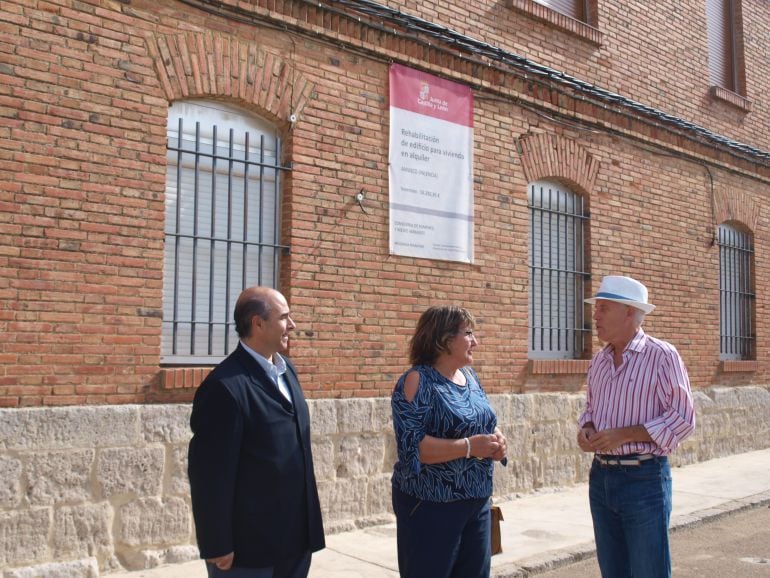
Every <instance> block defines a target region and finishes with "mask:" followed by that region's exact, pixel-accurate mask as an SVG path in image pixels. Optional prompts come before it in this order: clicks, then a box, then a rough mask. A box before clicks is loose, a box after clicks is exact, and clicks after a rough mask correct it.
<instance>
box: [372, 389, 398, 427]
mask: <svg viewBox="0 0 770 578" xmlns="http://www.w3.org/2000/svg"><path fill="white" fill-rule="evenodd" d="M372 429H373V430H374V431H375V432H378V433H385V434H390V435H393V411H392V410H391V408H390V397H377V398H374V399H372Z"/></svg>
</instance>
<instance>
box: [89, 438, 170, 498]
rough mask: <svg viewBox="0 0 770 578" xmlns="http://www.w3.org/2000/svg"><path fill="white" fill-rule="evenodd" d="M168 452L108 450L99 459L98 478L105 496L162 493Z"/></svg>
mask: <svg viewBox="0 0 770 578" xmlns="http://www.w3.org/2000/svg"><path fill="white" fill-rule="evenodd" d="M164 454H165V451H164V449H163V448H162V447H149V448H148V447H145V448H142V447H139V448H108V449H105V450H102V452H101V454H100V455H99V458H98V464H97V479H98V481H99V485H100V487H101V489H102V496H104V497H109V496H114V495H116V494H124V493H127V494H136V495H140V496H150V495H157V494H159V493H160V488H161V483H162V480H163V466H164V459H165V455H164Z"/></svg>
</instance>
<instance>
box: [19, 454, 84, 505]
mask: <svg viewBox="0 0 770 578" xmlns="http://www.w3.org/2000/svg"><path fill="white" fill-rule="evenodd" d="M94 454H95V452H94V450H72V451H57V452H43V453H35V454H30V455H29V456H28V458H27V490H26V494H27V497H28V499H29V501H30V503H31V504H38V505H48V504H56V503H61V502H70V503H72V502H84V501H90V499H91V497H92V491H91V472H92V469H93V463H94Z"/></svg>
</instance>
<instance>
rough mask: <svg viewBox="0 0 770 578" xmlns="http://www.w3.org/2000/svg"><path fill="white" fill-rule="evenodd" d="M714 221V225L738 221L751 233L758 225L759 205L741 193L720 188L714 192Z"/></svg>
mask: <svg viewBox="0 0 770 578" xmlns="http://www.w3.org/2000/svg"><path fill="white" fill-rule="evenodd" d="M714 220H715V221H716V224H719V223H724V222H729V221H739V222H741V223H743V225H745V226H746V227H748V228H749V230H751V231H756V230H757V225H758V224H759V205H758V204H757V203H756V201H754V199H753V198H752V197H751V196H750V195H748V194H747V193H744V192H742V191H735V190H730V189H726V188H720V189H717V190H716V191H714Z"/></svg>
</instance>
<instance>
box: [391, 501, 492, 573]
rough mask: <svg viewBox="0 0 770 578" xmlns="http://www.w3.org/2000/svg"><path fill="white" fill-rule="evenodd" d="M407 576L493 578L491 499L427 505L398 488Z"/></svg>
mask: <svg viewBox="0 0 770 578" xmlns="http://www.w3.org/2000/svg"><path fill="white" fill-rule="evenodd" d="M393 511H394V512H395V513H396V526H397V532H396V539H397V544H398V570H399V573H400V574H401V577H402V578H489V569H490V563H491V544H490V534H491V532H490V523H491V521H490V518H489V498H476V499H470V500H458V501H456V502H428V501H425V500H419V499H417V498H413V497H412V496H409V495H407V494H405V493H403V492H402V491H400V490H398V489H396V488H393Z"/></svg>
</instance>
